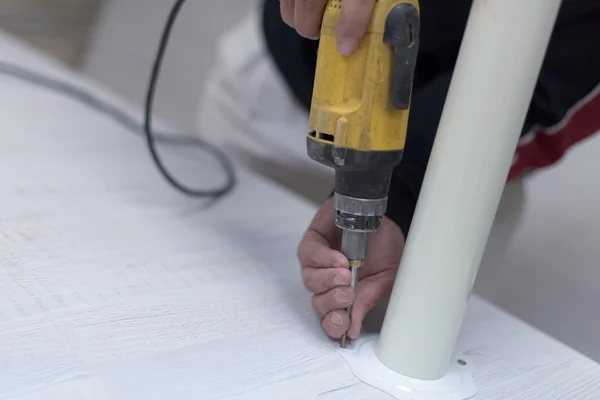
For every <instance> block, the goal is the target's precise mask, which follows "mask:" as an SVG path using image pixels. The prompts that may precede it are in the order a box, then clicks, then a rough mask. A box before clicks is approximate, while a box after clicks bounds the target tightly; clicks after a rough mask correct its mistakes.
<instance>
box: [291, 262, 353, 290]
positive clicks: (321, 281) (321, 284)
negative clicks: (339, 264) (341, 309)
mask: <svg viewBox="0 0 600 400" xmlns="http://www.w3.org/2000/svg"><path fill="white" fill-rule="evenodd" d="M351 279H352V273H351V272H350V270H348V269H345V268H311V267H306V268H302V280H303V281H304V284H305V286H306V288H307V289H308V291H309V292H311V293H313V294H323V293H325V292H327V291H329V290H331V289H334V288H336V287H339V286H350V281H351Z"/></svg>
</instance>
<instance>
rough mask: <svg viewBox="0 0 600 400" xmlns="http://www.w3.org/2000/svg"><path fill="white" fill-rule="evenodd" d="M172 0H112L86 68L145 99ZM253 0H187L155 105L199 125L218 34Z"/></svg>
mask: <svg viewBox="0 0 600 400" xmlns="http://www.w3.org/2000/svg"><path fill="white" fill-rule="evenodd" d="M173 3H174V1H173V0H170V1H166V0H112V1H109V2H108V4H107V5H106V6H105V7H104V10H103V13H102V15H101V16H100V18H99V21H98V28H97V32H96V33H95V35H94V37H93V38H92V39H91V43H90V49H89V52H88V56H87V60H85V62H84V65H83V70H84V72H86V73H88V74H89V75H91V76H92V77H93V78H95V79H97V80H99V81H100V82H103V83H105V84H107V85H108V86H110V87H112V88H114V89H116V90H117V91H118V92H119V93H121V94H122V95H124V96H125V97H127V98H128V99H130V100H132V101H134V102H135V103H136V104H140V105H141V102H142V100H143V97H144V95H145V91H146V86H147V81H148V76H149V73H150V64H151V62H152V59H153V57H154V54H155V52H156V48H157V45H158V38H159V36H160V33H161V31H162V28H163V25H164V22H165V20H166V18H167V15H168V11H169V9H170V8H171V6H172V4H173ZM255 6H256V1H254V0H212V1H209V0H188V1H187V2H186V4H185V5H184V6H183V8H182V11H181V14H180V17H179V19H178V22H177V24H176V26H175V29H174V31H173V36H172V38H171V41H170V44H169V48H168V52H167V56H166V57H165V62H164V68H163V73H162V76H161V84H160V86H159V88H160V89H159V91H158V94H157V99H156V101H157V102H156V104H157V108H156V111H157V112H158V114H159V115H160V116H161V117H163V118H166V119H167V120H169V121H170V122H171V123H173V124H175V125H176V126H177V127H178V128H180V129H186V130H188V131H192V130H194V129H195V123H196V118H197V117H196V112H197V108H198V98H199V95H200V92H201V90H202V87H203V82H204V79H205V76H206V73H207V72H208V70H209V68H210V66H211V65H212V62H213V55H214V44H215V40H216V38H217V37H219V36H220V35H221V34H222V33H223V32H225V31H226V30H228V29H230V28H231V27H232V26H233V25H234V24H235V23H236V22H238V21H239V20H240V19H241V18H242V17H243V15H245V14H246V13H247V12H248V11H249V10H250V9H251V8H252V7H255Z"/></svg>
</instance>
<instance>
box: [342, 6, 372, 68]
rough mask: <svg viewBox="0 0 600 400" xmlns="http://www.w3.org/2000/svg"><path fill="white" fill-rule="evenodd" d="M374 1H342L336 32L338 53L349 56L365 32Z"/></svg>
mask: <svg viewBox="0 0 600 400" xmlns="http://www.w3.org/2000/svg"><path fill="white" fill-rule="evenodd" d="M375 2H376V0H344V1H343V4H342V9H341V11H340V22H339V25H338V31H337V43H338V46H337V47H338V51H339V52H340V53H342V54H345V55H347V56H349V55H350V54H352V53H354V51H355V50H356V49H357V48H358V46H359V45H360V41H361V40H362V38H363V36H364V35H365V33H366V31H367V27H368V26H369V21H370V20H371V13H372V11H373V6H374V5H375Z"/></svg>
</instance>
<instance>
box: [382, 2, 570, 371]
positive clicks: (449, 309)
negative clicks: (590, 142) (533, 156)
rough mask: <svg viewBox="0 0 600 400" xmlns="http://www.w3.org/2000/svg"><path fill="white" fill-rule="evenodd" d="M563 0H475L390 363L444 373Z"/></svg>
mask: <svg viewBox="0 0 600 400" xmlns="http://www.w3.org/2000/svg"><path fill="white" fill-rule="evenodd" d="M560 3H561V0H474V1H473V6H472V9H471V14H470V17H469V21H468V24H467V28H466V32H465V35H464V38H463V42H462V45H461V49H460V54H459V57H458V61H457V64H456V67H455V71H454V75H453V78H452V83H451V85H450V91H449V93H448V97H447V100H446V104H445V107H444V112H443V115H442V119H441V121H440V125H439V128H438V132H437V137H436V140H435V144H434V147H433V151H432V154H431V158H430V161H429V166H428V169H427V173H426V175H425V180H424V183H423V187H422V190H421V194H420V198H419V202H418V205H417V210H416V213H415V216H414V219H413V223H412V227H411V232H410V235H409V238H408V241H407V243H406V248H405V250H404V255H403V258H402V263H401V265H400V271H399V273H398V276H397V278H396V282H395V285H394V289H393V292H392V295H391V298H390V303H389V306H388V310H387V313H386V317H385V320H384V324H383V328H382V332H381V337H380V340H379V343H378V346H377V351H376V353H377V357H378V358H379V360H380V361H381V362H382V363H383V364H384V365H385V366H387V367H388V368H390V369H391V370H393V371H395V372H397V373H400V374H402V375H406V376H409V377H413V378H417V379H426V380H433V379H439V378H442V377H443V376H444V375H445V374H446V372H447V370H448V368H449V362H450V359H451V357H452V353H453V350H454V346H455V344H456V340H457V337H458V334H459V331H460V327H461V324H462V320H463V317H464V313H465V310H466V306H467V301H468V297H469V295H470V293H471V289H472V286H473V282H474V280H475V276H476V274H477V270H478V268H479V264H480V262H481V258H482V255H483V251H484V248H485V245H486V242H487V239H488V236H489V233H490V230H491V227H492V223H493V220H494V216H495V214H496V211H497V208H498V204H499V201H500V197H501V195H502V191H503V188H504V184H505V182H506V177H507V175H508V171H509V169H510V165H511V162H512V158H513V155H514V151H515V148H516V145H517V142H518V137H519V133H520V131H521V129H522V126H523V123H524V120H525V116H526V112H527V109H528V106H529V102H530V101H531V97H532V94H533V90H534V86H535V83H536V81H537V77H538V75H539V71H540V67H541V64H542V61H543V58H544V55H545V52H546V48H547V46H548V41H549V38H550V35H551V33H552V30H553V27H554V23H555V20H556V16H557V13H558V9H559V6H560Z"/></svg>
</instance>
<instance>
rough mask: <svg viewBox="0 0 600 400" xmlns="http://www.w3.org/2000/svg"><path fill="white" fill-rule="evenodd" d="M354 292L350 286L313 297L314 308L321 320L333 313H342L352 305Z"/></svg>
mask: <svg viewBox="0 0 600 400" xmlns="http://www.w3.org/2000/svg"><path fill="white" fill-rule="evenodd" d="M353 300H354V292H353V291H352V289H351V288H350V287H348V286H346V287H340V288H335V289H332V290H330V291H328V292H325V293H323V294H318V295H314V296H313V300H312V306H313V308H314V309H315V311H316V312H317V314H319V316H320V317H321V318H323V317H325V316H326V315H327V314H329V313H330V312H332V311H336V310H339V311H342V310H344V309H345V308H346V307H348V306H350V305H351V304H352V301H353Z"/></svg>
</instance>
